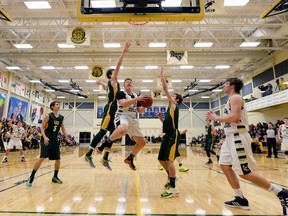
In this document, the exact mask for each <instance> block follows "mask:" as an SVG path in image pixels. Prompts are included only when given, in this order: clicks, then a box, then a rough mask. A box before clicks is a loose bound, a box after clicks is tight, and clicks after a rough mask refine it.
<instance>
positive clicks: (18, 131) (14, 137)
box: [2, 115, 26, 163]
mask: <svg viewBox="0 0 288 216" xmlns="http://www.w3.org/2000/svg"><path fill="white" fill-rule="evenodd" d="M16 117H17V116H16V115H15V116H13V118H12V119H11V120H10V121H9V122H8V125H9V126H10V127H12V129H13V130H12V134H11V137H10V141H9V143H8V146H7V150H6V152H5V156H4V157H3V159H2V163H7V162H8V156H9V153H10V150H11V149H13V148H14V146H15V147H16V149H19V150H20V155H21V161H22V162H25V161H26V160H25V157H24V154H23V149H22V141H21V139H22V138H24V137H25V136H26V131H25V129H24V128H23V127H22V126H23V122H22V121H21V120H18V121H17V120H16ZM16 121H17V125H14V124H13V122H16Z"/></svg>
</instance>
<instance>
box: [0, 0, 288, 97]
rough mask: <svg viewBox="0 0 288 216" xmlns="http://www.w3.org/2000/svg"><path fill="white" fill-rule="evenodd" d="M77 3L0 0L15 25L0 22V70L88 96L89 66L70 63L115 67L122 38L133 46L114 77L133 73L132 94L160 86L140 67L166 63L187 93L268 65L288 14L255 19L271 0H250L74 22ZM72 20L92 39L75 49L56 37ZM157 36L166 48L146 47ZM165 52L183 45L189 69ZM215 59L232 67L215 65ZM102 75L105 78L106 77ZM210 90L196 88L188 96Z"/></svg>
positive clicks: (283, 36)
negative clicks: (177, 13)
mask: <svg viewBox="0 0 288 216" xmlns="http://www.w3.org/2000/svg"><path fill="white" fill-rule="evenodd" d="M76 1H77V0H48V2H49V3H50V5H51V6H52V9H50V10H29V9H28V8H27V7H26V6H25V4H24V3H23V2H24V1H23V0H13V1H12V0H2V1H0V2H1V3H2V5H1V7H3V8H4V9H5V10H6V12H7V13H8V14H9V15H10V16H11V17H12V18H13V19H14V22H13V23H11V22H8V21H4V20H0V69H1V70H2V71H7V69H6V68H5V67H6V66H13V65H17V66H19V67H20V68H21V70H18V71H11V72H13V73H14V74H15V75H16V76H19V77H20V78H21V80H23V81H26V82H27V80H29V79H42V80H44V81H46V82H48V83H49V84H51V85H59V83H58V79H73V81H74V82H76V84H77V85H79V86H80V87H81V88H82V90H83V94H87V95H88V96H89V97H91V98H92V97H94V95H95V92H93V91H92V90H93V89H95V84H89V83H86V82H85V80H87V79H88V78H89V73H91V70H80V71H79V70H75V69H74V66H77V65H88V66H89V67H93V66H95V65H100V66H103V67H104V73H105V72H106V70H107V69H109V67H110V66H115V65H116V63H117V60H118V57H119V56H120V54H121V52H122V49H123V45H124V43H125V42H126V41H127V40H130V41H132V47H131V49H130V52H129V53H127V55H126V56H125V59H124V61H123V66H124V69H123V70H121V71H120V74H119V79H125V78H126V77H130V78H132V79H133V81H134V90H135V92H139V91H140V89H143V88H149V89H151V90H160V89H161V87H158V86H157V78H158V77H159V71H160V69H156V70H145V69H144V66H145V65H157V66H159V67H164V69H165V71H166V75H167V76H170V77H171V79H181V80H182V83H173V84H172V85H173V86H172V88H173V89H174V92H178V93H180V94H182V95H186V94H188V93H189V92H187V91H184V88H185V87H187V86H188V85H190V83H191V82H193V81H194V79H197V80H199V79H211V80H212V82H211V83H209V84H208V85H207V84H205V85H204V84H201V83H198V81H197V83H198V86H197V87H198V88H199V89H207V88H211V87H213V86H215V85H216V84H218V83H220V82H222V81H224V80H225V78H227V77H230V76H235V75H236V76H238V77H241V78H244V79H245V78H247V77H248V76H249V75H251V74H252V73H253V72H255V70H257V69H259V68H263V69H266V68H267V67H268V66H269V65H267V60H269V59H270V58H271V56H272V55H273V54H275V53H277V52H280V51H282V50H287V48H288V45H287V43H288V37H287V34H288V33H287V32H288V30H287V29H288V25H287V18H288V16H287V13H284V14H281V15H278V16H273V17H270V18H266V19H263V20H260V19H259V17H260V15H261V14H262V13H263V12H264V11H265V10H266V9H267V8H268V7H269V6H270V5H271V4H272V3H273V2H274V1H273V0H250V1H249V3H248V4H247V5H246V6H245V7H225V12H224V13H222V14H218V15H212V14H206V16H205V18H204V19H203V20H202V21H195V22H148V23H147V24H145V25H131V24H130V23H126V22H120V23H117V22H105V23H98V22H87V23H80V22H78V20H77V17H76ZM77 26H82V27H90V29H91V45H90V46H78V47H77V48H75V49H60V48H58V46H57V44H58V43H66V38H67V32H68V28H69V27H77ZM200 40H201V41H210V42H213V46H212V47H211V48H204V49H203V48H195V47H194V44H195V42H197V41H200ZM155 41H157V42H166V43H167V46H166V47H165V48H149V47H148V44H149V43H150V42H155ZM243 41H260V42H261V44H260V45H259V46H258V47H255V48H240V47H239V45H240V44H241V43H242V42H243ZM104 42H115V43H120V44H121V48H114V49H107V48H104V47H103V43H104ZM15 43H29V44H31V45H32V46H33V49H22V50H19V49H17V48H15V47H14V46H13V44H15ZM168 50H174V51H184V50H186V51H188V61H189V65H193V66H194V68H193V69H189V70H180V69H179V66H170V65H167V51H168ZM47 65H51V66H55V67H56V70H52V71H47V70H43V69H41V66H47ZM216 65H230V66H231V67H230V68H229V69H225V70H220V69H214V67H215V66H216ZM101 79H103V80H105V76H104V75H103V76H102V77H101ZM143 79H153V80H154V82H153V83H148V84H147V83H142V80H143ZM37 85H40V84H37ZM62 85H63V84H62ZM60 87H63V86H60ZM64 87H65V86H64ZM40 88H43V87H40ZM190 93H191V92H190ZM56 94H57V95H60V94H61V95H62V93H58V92H57V93H56ZM210 94H211V93H210V92H206V93H203V94H199V95H197V96H193V99H195V100H197V99H198V98H199V97H200V96H202V95H210ZM66 96H67V97H69V95H66Z"/></svg>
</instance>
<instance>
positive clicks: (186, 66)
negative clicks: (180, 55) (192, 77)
mask: <svg viewBox="0 0 288 216" xmlns="http://www.w3.org/2000/svg"><path fill="white" fill-rule="evenodd" d="M193 67H194V66H192V65H181V66H180V69H192V68H193Z"/></svg>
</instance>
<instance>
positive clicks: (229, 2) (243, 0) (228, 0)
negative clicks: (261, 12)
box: [224, 0, 249, 7]
mask: <svg viewBox="0 0 288 216" xmlns="http://www.w3.org/2000/svg"><path fill="white" fill-rule="evenodd" d="M248 2H249V0H237V1H235V0H224V6H228V7H230V6H245V5H246V4H247V3H248Z"/></svg>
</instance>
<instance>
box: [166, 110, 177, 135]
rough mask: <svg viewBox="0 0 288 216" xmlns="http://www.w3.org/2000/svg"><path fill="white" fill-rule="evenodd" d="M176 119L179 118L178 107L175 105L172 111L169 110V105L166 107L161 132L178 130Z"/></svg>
mask: <svg viewBox="0 0 288 216" xmlns="http://www.w3.org/2000/svg"><path fill="white" fill-rule="evenodd" d="M178 120H179V108H178V105H176V109H175V110H174V111H172V110H170V106H169V107H168V109H167V113H166V116H165V118H164V121H163V132H164V133H169V132H172V131H175V130H178Z"/></svg>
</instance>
